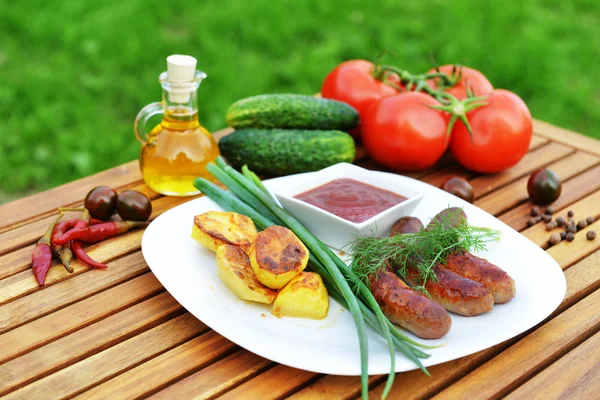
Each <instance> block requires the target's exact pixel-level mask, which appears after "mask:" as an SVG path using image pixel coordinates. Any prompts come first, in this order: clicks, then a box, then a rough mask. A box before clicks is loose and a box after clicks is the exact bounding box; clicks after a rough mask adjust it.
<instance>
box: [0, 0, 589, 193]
mask: <svg viewBox="0 0 600 400" xmlns="http://www.w3.org/2000/svg"><path fill="white" fill-rule="evenodd" d="M599 21H600V6H599V2H598V1H597V0H576V1H566V0H544V1H518V0H514V1H510V0H503V1H495V0H493V1H474V0H453V1H441V0H440V1H419V0H405V1H398V0H385V1H343V0H312V1H309V0H286V1H277V0H252V1H245V0H219V1H212V0H211V1H208V0H205V1H189V0H185V1H183V0H176V1H164V0H161V1H159V0H126V1H104V2H98V1H91V0H78V1H68V2H67V1H62V2H59V1H31V0H21V1H18V2H16V1H11V0H0V202H2V201H8V200H10V199H13V198H17V197H19V196H23V195H25V194H28V193H32V192H36V191H40V190H43V189H46V188H49V187H52V186H56V185H59V184H61V183H64V182H67V181H70V180H73V179H76V178H79V177H82V176H85V175H89V174H92V173H94V172H97V171H100V170H103V169H106V168H109V167H113V166H115V165H118V164H120V163H123V162H126V161H130V160H133V159H136V158H137V157H138V153H139V144H138V142H137V141H136V140H135V138H134V135H133V131H132V125H133V120H134V118H135V116H136V114H137V112H138V111H139V109H140V108H141V107H142V106H144V105H145V104H147V103H150V102H152V101H157V100H159V98H160V86H159V84H158V81H157V78H158V75H159V73H160V72H162V71H163V70H165V68H166V66H165V57H166V56H167V55H169V54H173V53H184V54H191V55H194V56H195V57H197V58H198V66H199V68H200V69H202V70H204V71H205V72H207V73H208V79H207V80H206V81H205V82H204V83H203V84H202V86H201V88H200V91H199V98H200V100H199V103H200V117H201V122H202V123H203V124H204V125H205V126H206V127H207V128H208V129H210V130H217V129H219V128H221V127H223V126H224V124H225V122H224V111H225V109H226V108H227V106H228V105H229V104H230V103H232V102H233V101H235V100H237V99H239V98H242V97H245V96H249V95H254V94H259V93H269V92H297V93H307V94H311V93H314V92H316V91H318V90H319V89H320V85H321V82H322V80H323V78H324V76H325V75H326V74H327V73H328V72H329V71H330V70H331V69H332V68H333V67H334V66H335V65H337V64H338V63H340V62H341V61H343V60H347V59H353V58H367V59H373V58H374V57H375V56H376V55H377V54H378V53H379V51H380V50H383V49H390V50H393V51H394V52H395V53H396V54H397V56H396V58H395V60H394V63H395V64H397V65H399V66H402V67H405V68H407V69H409V70H411V71H414V72H419V71H424V70H426V69H428V68H429V66H430V65H431V58H430V57H431V56H433V57H434V58H435V60H436V61H437V62H438V63H440V64H442V63H453V62H460V63H464V64H466V65H469V66H472V67H475V68H477V69H479V70H481V71H482V72H484V73H485V74H486V75H487V76H488V77H489V79H490V80H491V81H492V83H494V85H495V86H496V87H503V88H507V89H510V90H512V91H514V92H516V93H517V94H519V95H520V96H521V97H522V98H523V99H524V100H525V101H526V102H527V104H528V105H529V107H530V109H531V112H532V114H533V115H534V117H536V118H539V119H543V120H546V121H549V122H552V123H554V124H557V125H560V126H563V127H567V128H570V129H572V130H575V131H579V132H582V133H584V134H586V135H590V136H594V137H597V138H600V131H599V130H598V127H599V126H600V83H599V82H600V67H599V65H600V23H599Z"/></svg>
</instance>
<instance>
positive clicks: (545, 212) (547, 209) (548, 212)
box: [544, 206, 555, 215]
mask: <svg viewBox="0 0 600 400" xmlns="http://www.w3.org/2000/svg"><path fill="white" fill-rule="evenodd" d="M554 211H555V210H554V207H552V206H548V207H547V208H546V211H544V214H548V215H552V214H554Z"/></svg>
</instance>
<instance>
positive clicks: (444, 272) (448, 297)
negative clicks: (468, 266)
mask: <svg viewBox="0 0 600 400" xmlns="http://www.w3.org/2000/svg"><path fill="white" fill-rule="evenodd" d="M434 273H435V276H436V277H437V281H427V282H426V283H425V289H426V290H427V292H428V293H429V295H430V296H431V298H432V299H433V300H435V301H436V302H437V303H439V304H440V305H441V306H442V307H444V308H445V309H446V310H448V311H450V312H453V313H455V314H459V315H464V316H467V317H472V316H475V315H481V314H484V313H486V312H489V311H491V310H492V306H493V305H494V297H493V296H492V294H491V293H490V291H489V290H488V289H487V288H486V287H485V286H484V285H482V284H481V283H479V282H475V281H473V280H471V279H467V278H464V277H462V276H461V275H459V274H457V273H454V272H452V271H450V270H449V269H447V268H445V267H443V266H442V265H437V266H436V267H435V269H434ZM406 280H407V281H408V283H409V284H411V285H413V286H416V285H420V284H422V280H421V279H420V277H419V274H418V272H417V271H416V270H415V269H414V268H408V274H407V276H406Z"/></svg>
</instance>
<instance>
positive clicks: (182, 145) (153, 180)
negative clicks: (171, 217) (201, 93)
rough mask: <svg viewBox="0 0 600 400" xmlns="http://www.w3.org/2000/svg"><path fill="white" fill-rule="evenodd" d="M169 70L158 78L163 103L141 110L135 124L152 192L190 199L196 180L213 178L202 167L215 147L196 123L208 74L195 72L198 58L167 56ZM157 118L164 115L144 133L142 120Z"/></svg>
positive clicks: (213, 155)
mask: <svg viewBox="0 0 600 400" xmlns="http://www.w3.org/2000/svg"><path fill="white" fill-rule="evenodd" d="M167 66H168V70H167V71H166V72H163V73H162V74H161V75H160V77H159V80H160V83H161V85H162V88H163V98H162V102H157V103H152V104H149V105H147V106H146V107H144V108H143V109H142V110H141V111H140V113H139V114H138V116H137V118H136V121H135V125H134V129H135V133H136V136H137V138H138V140H139V141H140V142H141V143H142V145H143V146H142V150H141V152H140V168H141V171H142V176H143V178H144V181H145V182H146V184H147V185H148V186H149V187H150V188H151V189H153V190H154V191H156V192H158V193H162V194H165V195H169V196H190V195H194V194H197V193H199V191H198V189H196V188H195V187H194V185H193V183H194V179H195V178H196V177H203V178H207V179H211V180H214V179H213V177H212V175H211V174H210V173H209V172H208V171H207V170H206V166H207V165H208V163H210V162H212V161H214V160H215V159H216V158H217V157H218V156H219V147H218V146H217V143H216V141H215V140H214V138H213V137H212V135H211V134H210V132H208V131H207V130H206V129H205V128H204V127H203V126H202V125H200V122H199V121H198V101H197V90H198V87H199V86H200V82H201V81H202V80H203V79H204V78H206V74H205V73H204V72H202V71H196V59H195V58H193V57H190V56H183V55H172V56H169V57H167ZM157 114H162V121H161V122H160V124H158V125H156V126H155V127H154V128H153V129H152V130H151V131H150V133H148V134H147V135H145V131H144V127H145V125H146V122H147V121H148V119H149V118H150V117H152V116H154V115H157Z"/></svg>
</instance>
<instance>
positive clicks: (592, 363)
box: [506, 333, 600, 400]
mask: <svg viewBox="0 0 600 400" xmlns="http://www.w3.org/2000/svg"><path fill="white" fill-rule="evenodd" d="M599 392H600V333H596V334H595V335H594V336H592V337H591V338H589V339H588V340H586V341H585V342H583V343H582V344H581V345H579V346H577V348H575V349H574V350H572V351H571V352H569V353H568V354H567V355H565V356H564V357H562V358H561V359H560V360H558V361H557V362H555V363H554V364H552V365H551V366H550V367H548V368H547V369H545V370H544V371H542V372H541V373H540V374H539V375H537V376H536V377H535V378H533V379H532V380H530V381H529V382H527V383H525V384H524V385H523V386H521V387H519V388H518V389H517V390H515V391H514V392H512V393H511V394H510V395H508V396H507V397H506V399H509V400H511V399H512V400H518V399H539V400H550V399H567V398H570V399H594V398H598V393H599Z"/></svg>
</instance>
